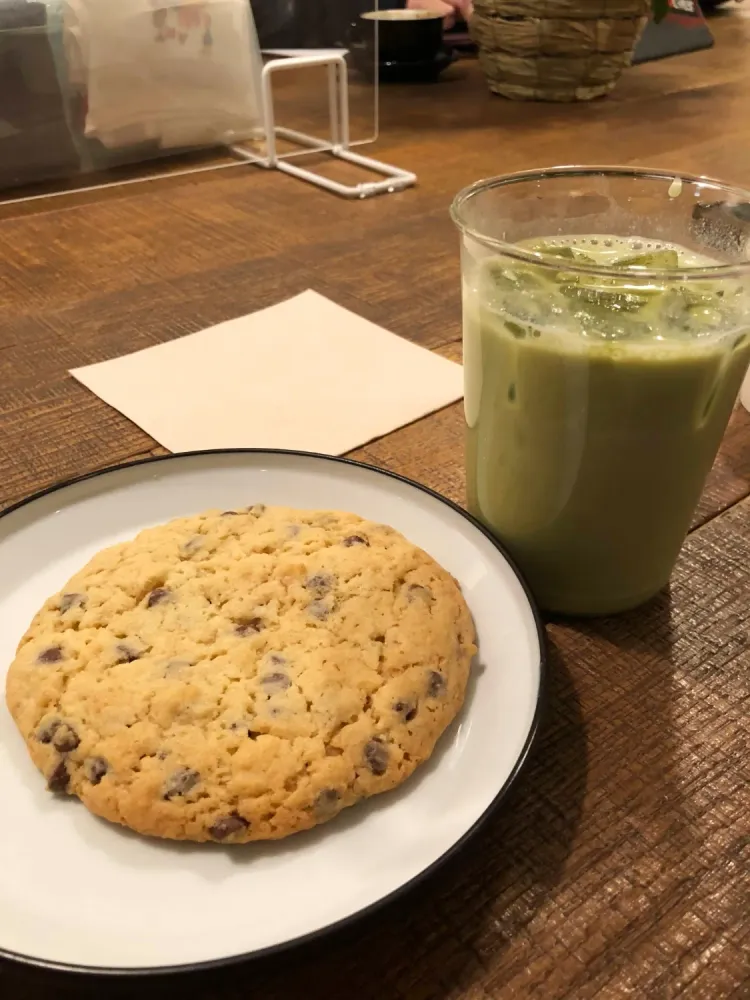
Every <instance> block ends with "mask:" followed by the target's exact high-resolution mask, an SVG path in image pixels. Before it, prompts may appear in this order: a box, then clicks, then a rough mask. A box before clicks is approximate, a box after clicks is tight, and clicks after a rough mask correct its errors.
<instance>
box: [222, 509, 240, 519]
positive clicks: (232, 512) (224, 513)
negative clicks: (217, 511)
mask: <svg viewBox="0 0 750 1000" xmlns="http://www.w3.org/2000/svg"><path fill="white" fill-rule="evenodd" d="M221 516H222V517H237V511H236V510H223V511H222V512H221Z"/></svg>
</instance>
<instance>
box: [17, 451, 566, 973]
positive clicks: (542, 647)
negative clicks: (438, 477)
mask: <svg viewBox="0 0 750 1000" xmlns="http://www.w3.org/2000/svg"><path fill="white" fill-rule="evenodd" d="M222 455H225V456H232V455H237V456H240V455H247V456H248V457H255V458H261V457H262V456H264V455H274V456H278V455H280V456H283V457H293V458H304V459H316V460H319V461H322V462H332V463H335V464H337V465H344V466H352V467H354V468H357V469H365V470H366V471H367V472H371V473H373V474H375V475H377V476H386V477H387V478H389V479H395V480H397V481H398V482H400V483H405V484H406V485H407V486H412V487H414V489H417V490H419V491H420V492H422V493H426V494H427V495H428V496H430V497H432V498H433V499H435V500H438V501H439V502H440V503H442V504H444V505H445V506H446V507H448V508H450V509H451V510H452V511H454V512H455V513H456V514H459V515H460V516H461V517H462V518H464V520H466V521H468V522H469V524H471V525H472V526H473V527H474V528H475V529H476V530H477V531H479V532H480V534H482V535H484V537H485V538H487V539H488V540H489V541H490V542H491V543H492V545H493V546H494V547H495V548H496V549H497V550H498V551H499V552H500V554H501V555H502V556H503V558H504V559H505V560H506V561H507V563H508V565H509V566H510V568H511V569H512V570H513V573H514V574H515V576H516V578H517V580H518V582H519V583H520V585H521V587H522V588H523V591H524V594H525V595H526V599H527V601H528V603H529V607H530V609H531V613H532V615H533V617H534V623H535V625H536V632H537V639H538V642H539V688H538V691H537V699H536V706H535V708H534V716H533V718H532V720H531V725H530V727H529V732H528V735H527V737H526V740H525V742H524V745H523V747H522V749H521V752H520V754H519V755H518V758H517V760H516V762H515V764H514V765H513V769H512V770H511V772H510V774H509V775H508V777H507V779H506V780H505V782H504V783H503V785H502V787H501V788H500V789H499V791H498V792H497V794H496V795H495V797H494V799H493V800H492V802H490V804H489V805H488V806H487V808H486V809H485V811H484V812H483V813H482V815H481V816H480V817H479V819H477V820H476V822H475V823H474V824H473V825H472V826H470V827H469V829H468V830H467V831H466V832H465V833H464V834H462V836H460V837H459V838H458V840H457V841H456V842H455V843H454V844H452V845H451V846H450V847H449V848H448V850H447V851H445V852H444V853H443V854H441V855H440V857H439V858H436V860H435V861H433V862H432V864H430V865H428V866H427V867H426V868H424V869H423V870H422V871H421V872H419V873H418V874H416V875H415V876H414V877H413V878H411V879H409V880H408V881H407V882H404V883H403V884H402V885H400V886H399V887H398V888H397V889H394V890H393V891H392V892H389V893H388V894H387V895H385V896H383V897H382V898H380V899H376V900H375V902H373V903H370V904H369V905H367V906H364V907H363V908H362V909H361V910H357V911H356V912H355V913H351V914H349V915H348V916H346V917H341V918H340V919H339V920H335V921H334V922H333V923H331V924H327V925H326V926H325V927H319V928H318V929H317V930H314V931H309V932H308V933H307V934H301V935H299V936H298V937H295V938H290V939H289V940H288V941H280V942H279V943H278V944H273V945H269V946H268V947H266V948H259V949H257V950H255V951H249V952H243V953H241V954H239V955H229V956H227V957H225V958H215V959H208V960H207V961H202V962H186V963H184V964H181V965H164V966H156V965H155V966H145V967H139V968H132V969H130V968H108V967H106V966H95V965H76V964H73V963H67V962H55V961H50V960H48V959H44V958H35V957H34V956H33V955H24V954H20V953H19V952H14V951H9V950H8V949H6V948H3V947H2V946H0V958H7V959H11V960H13V961H15V962H20V963H23V964H24V965H28V966H34V967H36V968H41V969H48V970H51V971H56V972H77V973H86V974H88V975H91V976H120V977H123V978H127V977H131V976H159V975H165V974H168V973H172V974H178V973H185V972H198V971H204V970H208V969H218V968H221V967H223V966H228V965H235V964H238V963H240V962H247V961H250V960H251V959H258V958H264V957H266V956H269V955H275V954H278V953H279V952H282V951H286V950H287V949H289V948H294V947H298V946H300V945H303V944H308V943H310V942H312V941H317V940H320V939H321V938H323V937H326V936H329V935H331V934H334V933H335V932H337V931H340V930H343V929H344V928H346V927H350V926H352V925H353V924H354V923H355V922H356V921H358V920H361V919H363V918H364V917H366V916H369V915H370V914H372V913H374V912H375V911H376V910H378V909H380V908H381V907H384V906H386V905H387V904H389V903H392V902H394V900H396V899H398V898H400V897H402V896H404V895H405V894H406V893H408V892H409V891H410V890H411V889H414V888H415V887H416V886H417V885H420V884H421V883H423V882H424V881H426V880H427V879H428V878H431V877H432V876H433V875H434V874H435V872H436V871H437V870H438V869H439V868H442V867H443V866H444V865H445V864H446V863H447V862H448V861H449V860H450V859H452V858H453V857H454V856H455V855H456V854H457V853H458V852H459V851H460V850H461V849H462V848H463V847H464V846H465V845H466V844H467V842H468V841H469V840H470V839H471V838H472V837H473V836H474V835H475V834H476V833H477V832H478V831H479V830H480V828H481V827H483V826H484V824H485V823H486V822H487V820H488V819H489V818H490V816H491V815H492V814H493V813H494V812H495V810H496V809H497V807H498V806H499V805H500V804H501V802H502V801H503V800H504V799H505V798H506V797H507V795H508V792H509V791H510V789H511V787H512V786H513V785H514V784H515V782H516V780H517V779H518V776H519V775H520V773H521V771H522V770H523V767H524V765H525V764H526V762H527V760H528V758H529V753H530V751H531V747H532V745H533V743H534V741H535V739H536V736H537V733H538V731H539V722H540V718H541V714H542V705H543V702H544V692H545V689H546V686H547V671H548V665H547V645H546V636H545V630H544V625H543V623H542V618H541V615H540V613H539V609H538V607H537V604H536V601H535V600H534V597H533V595H532V593H531V590H530V589H529V586H528V584H527V583H526V580H525V579H524V577H523V575H522V573H521V572H520V570H519V569H518V567H517V566H516V564H515V562H514V561H513V559H512V558H511V556H510V555H509V554H508V553H507V552H506V550H505V548H504V546H503V545H502V544H501V543H500V542H499V541H498V540H497V539H496V538H495V537H494V536H493V535H492V534H491V533H490V532H489V531H488V530H487V528H485V527H484V525H483V524H482V523H481V522H480V521H478V520H477V519H476V518H475V517H473V516H472V515H471V514H469V513H468V512H467V511H465V510H464V509H463V508H462V507H459V506H458V504H456V503H454V502H453V501H452V500H449V499H448V498H447V497H444V496H443V495H442V494H440V493H437V492H436V491H435V490H432V489H430V487H429V486H424V485H423V484H422V483H418V482H415V480H413V479H408V478H407V477H406V476H401V475H399V474H398V473H397V472H391V471H390V470H389V469H379V468H377V466H374V465H368V464H367V463H366V462H357V461H355V460H354V459H351V458H339V457H336V456H333V455H322V454H318V453H316V452H312V451H295V450H292V449H285V448H212V449H208V450H205V451H181V452H177V453H175V454H172V455H154V456H150V457H149V458H141V459H137V460H136V461H134V462H123V463H122V464H120V465H110V466H107V467H106V468H104V469H98V470H97V471H95V472H88V473H85V474H84V475H82V476H75V477H74V478H72V479H66V480H65V481H64V482H61V483H56V484H55V485H53V486H48V487H47V488H46V489H44V490H39V491H38V492H37V493H33V494H32V495H31V496H29V497H26V499H25V500H19V501H18V503H15V504H13V505H12V506H10V507H8V508H6V509H5V510H4V511H0V520H2V518H4V517H7V515H8V514H12V513H13V512H14V511H16V510H19V509H20V508H21V507H26V506H28V505H29V504H32V503H34V502H35V501H37V500H41V499H42V498H43V497H46V496H49V495H50V494H51V493H57V492H60V491H61V490H65V489H67V488H68V487H71V486H77V485H78V484H79V483H85V482H87V481H88V480H91V479H97V478H98V477H99V476H106V475H109V474H110V473H114V472H120V471H122V470H124V469H133V468H137V467H138V466H141V465H154V464H156V463H159V462H172V461H179V460H180V459H186V458H200V457H201V456H205V457H219V456H222Z"/></svg>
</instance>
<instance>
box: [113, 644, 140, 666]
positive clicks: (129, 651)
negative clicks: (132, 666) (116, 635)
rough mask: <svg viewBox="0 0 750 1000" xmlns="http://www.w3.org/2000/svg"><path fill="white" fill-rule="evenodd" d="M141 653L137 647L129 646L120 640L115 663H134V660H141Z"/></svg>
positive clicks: (116, 648) (116, 649) (116, 647)
mask: <svg viewBox="0 0 750 1000" xmlns="http://www.w3.org/2000/svg"><path fill="white" fill-rule="evenodd" d="M141 655H142V654H141V653H140V652H139V651H138V650H137V649H134V648H133V647H132V646H129V645H128V644H127V643H126V642H118V644H117V645H116V646H115V663H132V662H133V660H139V659H140V658H141Z"/></svg>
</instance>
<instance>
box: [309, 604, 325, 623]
mask: <svg viewBox="0 0 750 1000" xmlns="http://www.w3.org/2000/svg"><path fill="white" fill-rule="evenodd" d="M307 611H308V614H311V615H312V616H313V618H317V619H318V621H321V622H322V621H325V620H326V618H327V617H328V616H329V615H330V613H331V607H330V605H328V604H326V602H325V601H311V602H310V603H309V604H308V605H307Z"/></svg>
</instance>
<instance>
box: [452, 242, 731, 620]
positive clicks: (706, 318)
mask: <svg viewBox="0 0 750 1000" xmlns="http://www.w3.org/2000/svg"><path fill="white" fill-rule="evenodd" d="M518 245H519V246H520V247H521V248H522V249H526V250H531V251H533V252H535V253H539V254H540V255H541V259H542V260H545V261H546V266H535V265H534V264H533V263H530V262H528V261H527V262H523V261H518V260H514V259H511V258H510V257H506V256H499V255H492V254H484V255H482V256H480V257H478V258H477V259H476V260H475V261H474V266H473V267H472V268H470V269H468V270H467V268H466V266H465V269H464V317H465V318H464V365H465V371H466V398H465V409H466V420H467V426H468V431H467V435H468V439H467V463H466V464H467V469H466V473H467V488H468V500H469V507H470V510H471V511H472V513H474V514H475V515H476V516H478V517H479V518H480V519H481V520H482V521H483V522H485V523H486V524H487V525H488V526H489V527H490V528H491V529H492V531H493V532H495V534H497V536H498V537H499V538H500V539H501V540H502V541H503V542H504V543H505V545H506V546H507V548H508V549H509V551H510V552H511V554H512V555H513V556H514V557H515V558H516V560H517V561H518V563H519V565H520V566H521V568H522V570H523V571H524V572H525V574H526V577H527V579H528V581H529V583H530V585H531V588H532V590H533V591H534V594H535V595H536V597H537V599H538V601H539V603H540V604H541V605H542V606H543V607H544V608H546V609H548V610H553V611H558V612H563V613H569V614H605V613H611V612H616V611H621V610H625V609H627V608H631V607H634V606H636V605H638V604H640V603H642V602H643V601H645V600H647V599H648V598H650V597H652V596H653V595H654V594H656V593H657V592H658V591H659V590H661V589H662V588H663V587H664V586H665V585H666V584H667V582H668V580H669V576H670V573H671V571H672V568H673V566H674V563H675V560H676V558H677V555H678V552H679V549H680V546H681V545H682V542H683V539H684V538H685V535H686V533H687V531H688V529H689V527H690V522H691V518H692V515H693V512H694V510H695V507H696V504H697V503H698V500H699V498H700V494H701V490H702V488H703V485H704V482H705V479H706V476H707V474H708V472H709V470H710V468H711V464H712V462H713V460H714V457H715V455H716V452H717V449H718V447H719V444H720V442H721V438H722V435H723V433H724V430H725V428H726V425H727V421H728V419H729V416H730V413H731V411H732V407H733V405H734V403H735V400H736V398H737V394H738V392H739V389H740V385H741V383H742V379H743V376H744V374H745V371H746V369H747V367H748V362H749V361H750V300H749V299H748V292H747V286H746V284H745V283H743V282H741V281H740V280H733V279H731V278H730V279H722V280H721V281H718V280H712V279H711V278H710V277H708V278H706V280H701V281H682V280H679V279H678V275H683V274H684V273H685V272H684V270H683V269H684V268H705V267H711V266H713V265H714V264H716V262H715V261H713V260H711V259H709V258H706V257H699V256H698V255H696V254H694V253H691V252H689V251H688V250H686V249H683V248H682V247H680V246H676V245H673V244H665V243H654V242H653V241H648V240H639V239H635V238H631V239H618V238H615V237H610V236H601V235H599V236H598V235H592V236H576V237H571V238H568V239H566V238H563V237H554V238H550V239H545V240H540V239H535V240H527V241H523V242H521V243H520V244H518ZM550 259H552V260H553V261H555V260H559V269H556V265H555V266H554V267H550ZM610 267H612V268H613V269H616V273H615V271H614V270H613V277H612V278H608V277H607V275H606V271H604V273H598V274H597V273H595V272H594V273H592V272H587V271H586V268H593V269H597V268H598V269H599V270H600V272H601V270H602V269H603V268H610ZM568 269H570V270H568ZM624 271H625V272H627V274H630V273H632V279H631V278H629V277H627V276H626V277H623V272H624ZM670 271H674V272H675V278H674V280H671V278H670V275H669V273H668V272H670Z"/></svg>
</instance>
